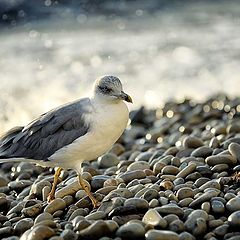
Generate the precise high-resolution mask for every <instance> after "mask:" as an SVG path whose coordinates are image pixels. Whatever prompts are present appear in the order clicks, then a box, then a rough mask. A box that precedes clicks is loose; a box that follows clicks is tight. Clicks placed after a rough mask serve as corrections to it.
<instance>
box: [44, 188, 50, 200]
mask: <svg viewBox="0 0 240 240" xmlns="http://www.w3.org/2000/svg"><path fill="white" fill-rule="evenodd" d="M50 192H51V188H50V187H49V186H45V187H44V188H43V189H42V199H43V201H47V198H48V195H49V193H50Z"/></svg>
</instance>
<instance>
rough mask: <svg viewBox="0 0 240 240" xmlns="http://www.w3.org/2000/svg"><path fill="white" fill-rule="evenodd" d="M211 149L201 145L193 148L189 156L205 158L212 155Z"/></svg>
mask: <svg viewBox="0 0 240 240" xmlns="http://www.w3.org/2000/svg"><path fill="white" fill-rule="evenodd" d="M212 152H213V149H212V148H210V147H207V146H201V147H199V148H197V149H195V150H194V151H193V152H192V153H191V156H193V157H202V158H206V157H208V156H210V155H212Z"/></svg>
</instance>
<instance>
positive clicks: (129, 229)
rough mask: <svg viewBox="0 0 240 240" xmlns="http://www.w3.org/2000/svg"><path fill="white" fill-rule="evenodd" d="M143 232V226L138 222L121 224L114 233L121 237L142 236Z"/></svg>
mask: <svg viewBox="0 0 240 240" xmlns="http://www.w3.org/2000/svg"><path fill="white" fill-rule="evenodd" d="M144 234H145V228H144V227H143V226H142V225H141V224H138V223H134V222H133V223H131V222H129V223H127V224H124V225H122V226H121V227H120V228H119V229H118V230H117V232H116V235H117V236H118V237H120V238H122V239H128V238H129V236H131V238H136V239H137V238H140V239H141V238H143V237H144Z"/></svg>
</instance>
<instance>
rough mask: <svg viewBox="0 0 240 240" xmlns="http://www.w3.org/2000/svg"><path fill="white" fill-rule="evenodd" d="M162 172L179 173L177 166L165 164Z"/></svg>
mask: <svg viewBox="0 0 240 240" xmlns="http://www.w3.org/2000/svg"><path fill="white" fill-rule="evenodd" d="M161 172H162V174H170V175H177V174H178V173H179V168H178V167H175V166H169V165H168V166H165V167H164V168H163V169H162V170H161Z"/></svg>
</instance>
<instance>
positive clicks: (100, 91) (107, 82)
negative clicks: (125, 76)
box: [94, 76, 132, 103]
mask: <svg viewBox="0 0 240 240" xmlns="http://www.w3.org/2000/svg"><path fill="white" fill-rule="evenodd" d="M94 95H95V96H97V97H101V98H104V99H106V100H109V101H116V100H124V101H126V102H130V103H132V98H131V97H130V96H129V95H128V94H126V93H125V92H124V91H123V88H122V83H121V81H120V79H119V78H117V77H114V76H104V77H100V78H99V79H97V80H96V81H95V84H94Z"/></svg>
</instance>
